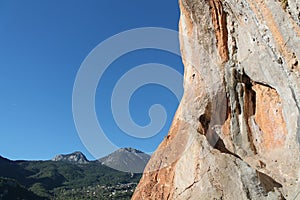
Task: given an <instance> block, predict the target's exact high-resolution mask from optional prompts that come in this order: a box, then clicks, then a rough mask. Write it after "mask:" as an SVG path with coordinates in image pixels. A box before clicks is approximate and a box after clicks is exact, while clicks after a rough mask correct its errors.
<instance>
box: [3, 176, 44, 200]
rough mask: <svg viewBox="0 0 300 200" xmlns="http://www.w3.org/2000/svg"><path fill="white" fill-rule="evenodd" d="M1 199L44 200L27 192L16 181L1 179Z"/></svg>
mask: <svg viewBox="0 0 300 200" xmlns="http://www.w3.org/2000/svg"><path fill="white" fill-rule="evenodd" d="M20 197H22V198H20ZM0 199H1V200H12V199H22V200H33V199H34V200H42V199H43V198H42V197H40V196H38V195H36V194H34V193H33V192H31V191H29V190H27V189H26V188H25V187H24V186H21V185H20V184H19V183H18V182H17V181H16V180H14V179H9V178H2V177H0Z"/></svg>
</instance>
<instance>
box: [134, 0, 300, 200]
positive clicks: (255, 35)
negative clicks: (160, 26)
mask: <svg viewBox="0 0 300 200" xmlns="http://www.w3.org/2000/svg"><path fill="white" fill-rule="evenodd" d="M179 3H180V8H181V18H180V23H179V29H180V36H179V37H180V42H181V52H182V57H183V63H184V65H185V75H184V88H185V93H184V97H183V99H182V101H181V103H180V105H179V108H178V110H177V113H176V115H175V117H174V121H173V124H172V127H171V129H170V131H169V134H168V136H167V137H166V138H165V140H164V141H163V142H162V143H161V145H160V146H159V148H158V149H157V150H156V152H155V153H154V154H153V156H152V158H151V160H150V162H149V163H148V165H147V167H146V169H145V173H144V175H143V177H142V179H141V181H140V183H139V185H138V187H137V189H136V191H135V193H134V196H133V199H134V200H146V199H176V200H177V199H179V200H180V199H184V200H185V199H204V200H205V199H223V200H224V199H228V200H235V199H236V200H243V199H255V200H256V199H288V200H290V199H300V194H299V192H300V182H299V181H300V180H299V178H300V149H299V143H300V64H299V58H300V11H299V7H300V1H299V0H281V1H280V0H180V2H179ZM297 195H298V196H297Z"/></svg>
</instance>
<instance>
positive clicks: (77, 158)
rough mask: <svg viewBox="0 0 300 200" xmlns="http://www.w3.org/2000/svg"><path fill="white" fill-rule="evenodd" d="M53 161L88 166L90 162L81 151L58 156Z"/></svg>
mask: <svg viewBox="0 0 300 200" xmlns="http://www.w3.org/2000/svg"><path fill="white" fill-rule="evenodd" d="M52 161H65V162H71V163H77V164H86V163H88V162H89V161H88V159H87V158H86V157H85V155H84V154H83V153H82V152H80V151H76V152H73V153H70V154H60V155H57V156H55V157H54V158H53V159H52Z"/></svg>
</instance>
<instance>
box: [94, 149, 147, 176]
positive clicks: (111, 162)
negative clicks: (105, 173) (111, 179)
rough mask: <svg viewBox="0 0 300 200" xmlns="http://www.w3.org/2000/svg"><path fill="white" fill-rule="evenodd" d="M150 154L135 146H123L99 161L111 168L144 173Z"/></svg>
mask: <svg viewBox="0 0 300 200" xmlns="http://www.w3.org/2000/svg"><path fill="white" fill-rule="evenodd" d="M149 159H150V156H149V155H148V154H145V153H144V152H142V151H139V150H136V149H133V148H121V149H119V150H117V151H115V152H113V153H111V154H109V155H108V156H105V157H104V158H101V159H99V160H98V162H100V163H102V164H103V165H106V166H108V167H110V168H113V169H116V170H119V171H123V172H132V173H143V171H144V168H145V166H146V164H147V163H148V161H149Z"/></svg>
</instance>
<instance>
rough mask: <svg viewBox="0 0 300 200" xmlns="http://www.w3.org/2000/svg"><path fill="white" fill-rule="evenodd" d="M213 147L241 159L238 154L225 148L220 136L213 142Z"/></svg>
mask: <svg viewBox="0 0 300 200" xmlns="http://www.w3.org/2000/svg"><path fill="white" fill-rule="evenodd" d="M214 148H215V149H218V150H219V151H220V152H221V153H225V154H229V155H232V156H234V157H236V158H238V159H241V158H240V157H239V156H238V155H236V154H234V153H232V152H231V151H229V150H228V149H227V148H226V146H225V144H224V142H223V140H222V139H221V138H219V139H218V141H217V143H216V144H215V146H214Z"/></svg>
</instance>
